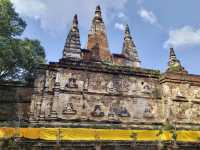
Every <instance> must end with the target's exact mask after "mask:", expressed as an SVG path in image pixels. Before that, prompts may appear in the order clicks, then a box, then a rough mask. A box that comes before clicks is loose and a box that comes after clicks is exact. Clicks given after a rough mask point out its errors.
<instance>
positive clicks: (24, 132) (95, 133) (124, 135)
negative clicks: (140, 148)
mask: <svg viewBox="0 0 200 150" xmlns="http://www.w3.org/2000/svg"><path fill="white" fill-rule="evenodd" d="M176 134H177V141H180V142H200V131H187V130H179V131H176ZM133 135H136V136H135V140H137V141H158V140H161V141H169V140H172V133H171V132H170V131H164V132H163V133H162V134H159V130H123V129H91V128H0V139H6V138H11V137H21V138H26V139H30V140H39V139H40V140H48V141H56V140H58V139H59V140H63V141H97V140H101V141H131V140H133Z"/></svg>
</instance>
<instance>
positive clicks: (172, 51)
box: [169, 47, 176, 58]
mask: <svg viewBox="0 0 200 150" xmlns="http://www.w3.org/2000/svg"><path fill="white" fill-rule="evenodd" d="M169 51H170V58H172V57H173V58H176V54H175V52H174V48H172V47H171V48H170V49H169Z"/></svg>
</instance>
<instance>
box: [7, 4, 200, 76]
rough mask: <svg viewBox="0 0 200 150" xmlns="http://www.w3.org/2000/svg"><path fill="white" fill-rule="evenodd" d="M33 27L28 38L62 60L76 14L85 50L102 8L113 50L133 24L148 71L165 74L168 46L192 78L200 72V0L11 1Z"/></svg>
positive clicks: (117, 50)
mask: <svg viewBox="0 0 200 150" xmlns="http://www.w3.org/2000/svg"><path fill="white" fill-rule="evenodd" d="M11 1H12V2H13V3H14V6H15V8H16V11H17V12H18V13H19V14H20V15H21V16H22V17H23V18H24V20H26V22H27V24H28V26H27V28H26V30H25V32H24V34H23V36H24V37H28V38H33V39H39V40H40V41H41V44H42V45H43V46H44V48H45V50H46V54H47V61H58V59H59V58H61V57H62V50H63V47H64V43H65V39H66V37H67V34H68V32H69V29H70V26H71V22H72V18H73V15H74V14H75V13H77V14H78V17H79V28H80V34H81V45H82V48H85V47H86V41H87V34H88V30H89V28H90V24H91V20H92V17H93V16H94V11H95V7H96V5H98V4H100V5H101V8H102V12H103V18H104V22H105V24H106V29H107V34H108V40H109V47H110V50H111V52H112V53H120V52H121V49H122V42H123V35H124V33H123V27H124V25H125V24H126V23H128V24H129V27H130V29H131V33H132V36H133V38H134V41H135V43H136V46H137V49H138V53H139V56H140V59H141V61H142V67H143V68H152V69H159V70H161V71H162V72H164V71H165V70H166V68H167V62H168V47H171V46H173V47H174V48H175V51H176V54H177V57H178V58H179V59H180V60H181V62H182V65H183V66H184V67H185V68H186V70H188V71H189V73H191V74H200V61H199V60H200V15H199V14H200V9H199V6H200V1H199V0H11Z"/></svg>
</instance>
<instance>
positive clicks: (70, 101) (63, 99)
mask: <svg viewBox="0 0 200 150" xmlns="http://www.w3.org/2000/svg"><path fill="white" fill-rule="evenodd" d="M81 110H82V106H81V95H75V94H61V95H60V98H59V100H58V107H57V113H58V116H59V118H61V119H76V118H78V115H80V113H81Z"/></svg>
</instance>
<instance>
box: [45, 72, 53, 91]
mask: <svg viewBox="0 0 200 150" xmlns="http://www.w3.org/2000/svg"><path fill="white" fill-rule="evenodd" d="M55 79H56V72H54V71H48V70H47V71H46V76H45V89H48V90H49V91H52V90H53V88H54V85H55Z"/></svg>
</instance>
